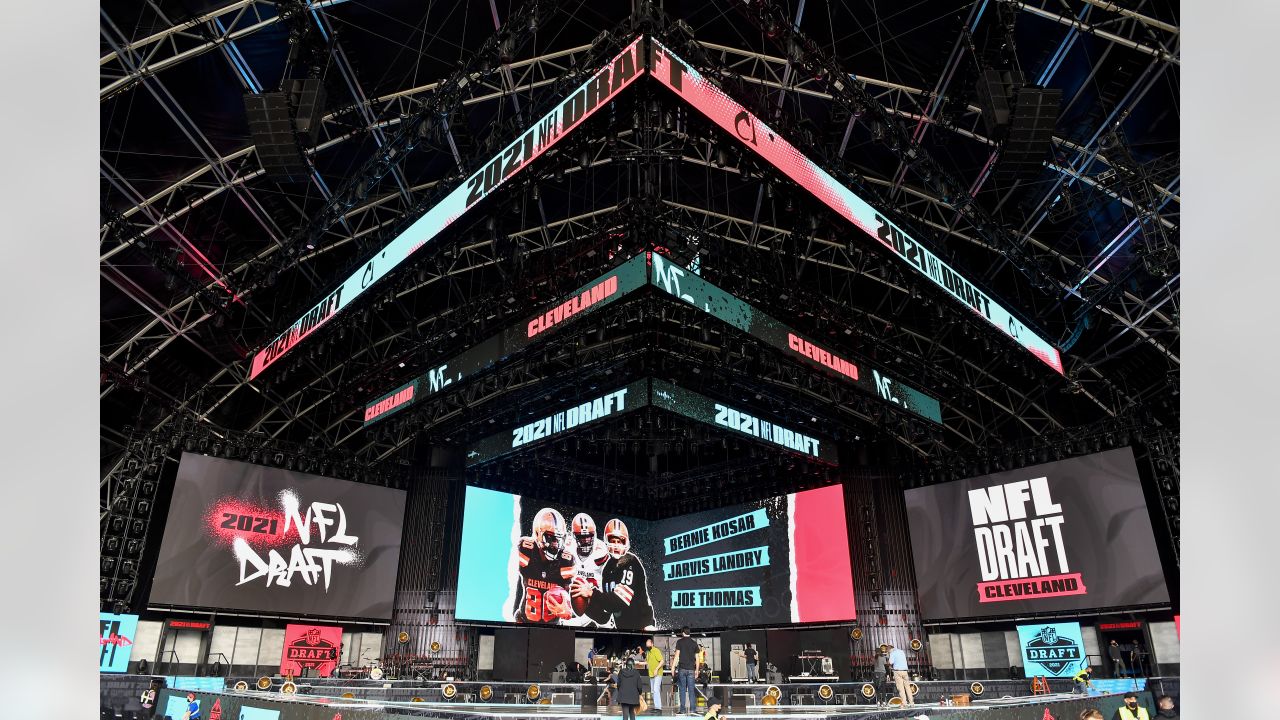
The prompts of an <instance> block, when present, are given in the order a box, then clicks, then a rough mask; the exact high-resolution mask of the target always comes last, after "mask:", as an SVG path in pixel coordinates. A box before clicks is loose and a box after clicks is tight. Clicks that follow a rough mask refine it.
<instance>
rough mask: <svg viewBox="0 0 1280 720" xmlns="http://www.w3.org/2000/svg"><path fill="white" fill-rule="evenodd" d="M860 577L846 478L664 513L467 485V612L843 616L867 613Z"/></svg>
mask: <svg viewBox="0 0 1280 720" xmlns="http://www.w3.org/2000/svg"><path fill="white" fill-rule="evenodd" d="M581 502H582V504H584V505H585V504H588V503H590V498H589V497H583V498H582V499H581ZM852 576H853V573H852V569H851V563H850V559H849V542H848V535H847V528H846V522H845V509H844V493H843V490H842V489H841V487H840V486H839V485H831V486H828V487H824V488H817V489H814V490H806V491H803V492H798V493H792V494H790V495H783V496H779V497H774V498H769V499H766V500H761V501H758V502H754V503H747V504H744V505H734V506H730V507H726V508H720V509H717V510H708V511H705V512H700V513H694V514H690V515H683V516H679V517H674V518H668V519H665V520H658V521H647V520H641V519H638V518H631V517H621V516H616V515H609V514H603V513H597V512H593V511H590V510H585V509H583V508H582V507H581V506H579V505H576V504H575V505H566V504H560V503H543V502H539V501H535V500H530V499H526V498H523V497H521V496H519V495H511V494H508V493H502V492H497V491H494V490H485V489H481V488H476V487H468V488H467V490H466V505H465V508H464V513H463V525H462V555H461V560H460V562H459V567H458V604H457V608H458V609H457V617H458V618H459V619H460V620H471V621H478V622H495V623H501V622H507V623H521V624H528V625H554V626H562V627H580V628H597V629H600V628H603V629H615V630H646V631H652V630H671V629H675V628H679V627H681V626H683V625H689V626H691V627H699V628H719V627H738V626H748V627H759V626H764V625H785V624H796V623H819V622H841V621H845V620H852V619H854V618H855V617H856V611H855V606H854V596H853V581H852Z"/></svg>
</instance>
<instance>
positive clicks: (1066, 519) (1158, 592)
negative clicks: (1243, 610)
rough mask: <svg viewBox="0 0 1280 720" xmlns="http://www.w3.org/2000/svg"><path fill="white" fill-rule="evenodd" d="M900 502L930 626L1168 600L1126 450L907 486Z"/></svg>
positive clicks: (1139, 486)
mask: <svg viewBox="0 0 1280 720" xmlns="http://www.w3.org/2000/svg"><path fill="white" fill-rule="evenodd" d="M906 505H907V516H908V524H909V526H910V530H911V551H912V555H913V557H914V559H915V570H916V580H917V584H918V586H919V591H920V610H921V614H922V615H923V617H924V618H925V619H926V620H952V619H964V618H974V617H995V616H1014V615H1029V614H1032V613H1044V612H1068V611H1081V610H1094V609H1102V608H1122V607H1141V606H1154V605H1160V604H1164V603H1168V602H1169V592H1168V589H1167V588H1166V586H1165V581H1164V573H1163V570H1162V569H1161V566H1160V556H1159V554H1158V552H1157V550H1156V543H1155V537H1154V535H1153V534H1152V530H1151V521H1150V519H1149V517H1148V515H1147V504H1146V498H1145V497H1144V496H1143V492H1142V484H1141V482H1140V481H1139V479H1138V468H1137V466H1136V464H1135V463H1134V459H1133V452H1132V451H1131V450H1129V449H1128V448H1121V449H1118V450H1110V451H1107V452H1103V453H1097V454H1094V455H1089V456H1086V457H1080V458H1074V459H1071V460H1062V461H1058V462H1052V463H1048V464H1045V465H1035V466H1032V467H1027V468H1022V469H1020V470H1013V471H1010V472H1001V473H996V474H994V475H984V476H982V477H976V478H970V479H968V480H960V481H957V482H950V483H944V484H941V485H934V486H931V487H924V488H914V489H911V490H908V491H907V492H906Z"/></svg>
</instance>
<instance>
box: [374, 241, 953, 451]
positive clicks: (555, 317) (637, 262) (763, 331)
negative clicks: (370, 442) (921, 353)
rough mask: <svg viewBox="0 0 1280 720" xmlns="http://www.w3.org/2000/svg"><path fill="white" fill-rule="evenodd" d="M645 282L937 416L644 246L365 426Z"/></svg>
mask: <svg viewBox="0 0 1280 720" xmlns="http://www.w3.org/2000/svg"><path fill="white" fill-rule="evenodd" d="M649 258H651V259H652V263H651V267H650V266H649V265H647V264H646V263H647V261H648V259H649ZM646 285H653V286H654V287H656V288H658V289H659V290H661V291H662V292H664V293H666V294H668V295H671V296H672V297H675V298H677V299H679V300H682V301H683V302H686V303H688V304H690V305H693V306H694V307H697V308H699V309H701V310H703V311H704V312H706V313H707V314H709V315H712V316H713V317H716V318H718V319H720V320H722V321H724V322H726V323H728V324H729V325H732V326H733V327H736V328H738V329H739V330H742V331H744V332H746V333H748V334H749V335H751V336H753V337H755V338H757V339H759V340H761V341H763V342H766V343H768V344H770V345H772V346H773V347H775V348H777V349H779V350H781V351H782V352H783V353H784V354H786V355H789V356H793V357H799V358H803V359H804V360H805V361H806V362H808V363H812V364H814V365H819V366H821V367H824V368H826V369H827V370H828V371H830V372H831V373H832V374H834V375H836V376H837V377H840V378H842V379H844V380H846V381H847V382H850V383H852V384H853V385H854V386H855V387H857V388H859V389H861V390H864V391H866V392H868V393H870V394H872V395H875V396H876V397H878V398H880V399H881V400H884V401H886V402H890V403H893V404H895V405H897V406H899V407H901V408H903V409H905V410H908V411H910V412H912V413H914V414H916V415H918V416H920V417H923V418H926V419H928V420H932V421H933V422H936V423H941V422H942V410H941V407H940V406H939V404H938V400H937V399H936V398H934V397H932V396H930V395H927V394H925V393H923V392H920V391H919V390H916V389H915V388H913V387H910V386H909V385H906V384H904V383H902V382H899V381H898V380H897V379H896V378H894V377H892V376H890V375H889V374H888V373H885V372H882V371H881V370H879V369H876V368H868V367H866V366H865V364H864V363H863V361H862V360H859V359H857V358H855V357H853V356H850V355H847V354H844V353H841V352H833V351H832V350H830V349H828V348H827V347H825V346H823V345H819V344H818V343H815V342H812V341H810V340H809V339H807V338H806V337H804V336H803V335H801V334H800V333H799V332H797V331H796V330H794V329H792V328H791V327H788V326H787V325H786V324H784V323H782V322H779V321H778V320H775V319H774V318H772V317H770V316H769V315H767V314H765V313H763V312H761V311H760V310H758V309H757V308H755V307H753V306H752V305H751V304H749V303H746V302H743V301H742V300H739V299H738V298H736V297H734V296H733V295H730V294H729V293H727V292H725V291H724V290H721V289H720V288H718V287H716V286H715V285H713V284H712V283H710V282H707V281H706V280H703V279H702V278H700V277H698V276H697V275H694V274H692V273H689V272H686V271H685V269H684V268H681V267H679V266H678V265H675V264H673V263H671V262H670V261H669V260H667V259H665V258H663V257H662V256H661V255H660V254H658V253H649V254H648V258H646V256H645V255H638V256H636V257H634V258H632V259H630V260H628V261H626V262H624V263H623V264H621V265H619V266H618V267H616V268H614V269H613V270H611V271H609V272H607V273H605V274H604V275H601V276H600V277H598V278H596V279H594V280H592V281H591V282H589V283H587V284H586V285H583V286H582V287H580V288H578V289H577V290H574V291H573V292H572V293H570V294H569V295H567V296H566V297H565V298H563V299H561V300H558V301H557V302H556V303H555V304H554V305H552V306H550V307H549V308H547V309H546V310H544V311H543V312H540V313H538V314H537V315H534V316H533V317H531V318H528V319H526V320H524V321H522V322H521V323H519V324H518V325H515V326H513V327H511V328H507V329H506V330H504V331H503V332H501V333H498V334H497V335H494V336H492V337H490V338H488V339H486V340H484V341H483V342H481V343H480V344H478V345H476V346H475V347H472V348H469V349H467V350H466V351H465V352H462V353H460V354H458V355H456V356H454V357H452V358H450V359H449V360H447V361H445V362H444V363H441V364H440V365H438V366H436V367H433V368H431V369H430V370H428V371H427V372H426V374H424V375H422V376H420V377H418V378H415V379H414V380H412V381H410V382H408V383H406V384H404V385H401V386H400V387H398V388H396V389H395V390H392V391H390V392H388V393H385V394H383V395H381V396H379V397H378V398H376V399H374V400H373V401H371V402H370V403H368V404H367V405H366V406H365V409H364V425H365V426H366V427H368V426H369V425H372V424H373V423H375V422H378V421H379V420H382V419H383V418H387V417H390V416H391V415H394V414H395V413H397V412H400V411H401V410H403V409H404V408H406V407H408V406H409V405H412V404H413V403H415V402H417V401H418V400H420V399H421V398H424V397H426V396H428V395H431V394H433V393H436V392H438V391H440V390H443V389H444V388H445V387H447V386H449V385H452V384H453V383H455V382H459V381H461V380H463V379H464V378H468V377H471V376H472V375H474V374H475V373H478V372H480V371H482V370H484V369H486V368H489V367H491V366H493V365H494V364H495V363H497V362H498V361H499V360H501V359H502V358H505V357H507V356H508V355H510V354H511V353H513V352H515V351H517V350H520V349H522V348H525V347H527V346H529V345H531V344H533V342H535V341H536V340H540V339H542V338H544V337H546V336H547V335H548V334H549V333H550V332H551V331H553V330H556V329H559V328H560V327H563V326H564V325H565V324H567V323H568V322H570V321H571V320H572V319H574V318H576V317H578V316H580V315H583V314H585V313H588V312H591V311H593V310H596V309H598V308H601V307H604V306H605V305H607V304H609V303H612V302H615V301H617V300H619V299H621V298H623V297H625V296H626V295H628V294H629V293H631V292H634V291H636V290H639V289H640V288H642V287H645V286H646Z"/></svg>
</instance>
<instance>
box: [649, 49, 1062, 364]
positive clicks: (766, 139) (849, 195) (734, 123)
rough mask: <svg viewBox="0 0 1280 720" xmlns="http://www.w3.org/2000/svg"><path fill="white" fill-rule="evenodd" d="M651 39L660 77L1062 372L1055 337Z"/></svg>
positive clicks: (654, 69) (652, 61)
mask: <svg viewBox="0 0 1280 720" xmlns="http://www.w3.org/2000/svg"><path fill="white" fill-rule="evenodd" d="M651 42H652V46H651V53H652V55H651V57H650V58H649V63H647V67H648V68H649V69H650V71H651V72H652V73H653V76H654V77H655V78H656V79H657V80H658V82H660V83H662V84H663V85H665V86H666V87H668V88H669V89H670V90H671V91H672V92H674V93H676V94H677V95H679V96H680V97H681V98H682V99H684V100H685V101H686V102H688V103H689V104H690V105H692V106H693V107H694V108H696V109H697V110H698V111H699V112H701V113H702V114H703V115H705V116H707V118H708V119H710V120H711V121H712V122H714V123H716V124H717V125H719V126H720V127H721V128H723V129H724V130H726V131H728V132H729V133H732V134H733V136H734V137H736V138H738V139H739V140H740V141H741V142H742V143H743V144H744V145H746V146H747V147H748V148H750V149H751V150H752V151H754V152H755V153H756V154H758V155H759V156H760V157H762V158H764V159H765V160H767V161H768V162H769V164H771V165H773V166H774V167H775V168H777V169H778V170H780V171H781V172H782V173H783V174H784V175H786V176H787V177H789V178H791V179H792V180H794V181H795V182H796V183H797V184H799V185H800V187H802V188H804V189H805V190H808V191H809V192H810V193H812V194H813V196H814V197H816V198H818V199H819V200H820V201H822V202H823V203H824V204H825V205H826V206H827V207H829V208H831V209H832V210H834V211H835V212H836V213H838V214H839V215H840V216H841V217H843V218H845V219H847V220H849V221H850V222H852V223H853V224H855V225H857V226H858V227H859V228H861V229H862V231H863V232H865V233H867V234H868V235H870V236H871V237H873V238H875V239H876V240H878V241H879V242H880V243H881V244H882V245H884V246H885V247H886V248H888V249H889V250H891V251H892V252H893V254H894V255H896V256H897V257H898V258H900V259H901V260H903V261H904V262H906V263H907V264H908V265H910V266H911V267H912V268H914V269H915V270H916V271H918V272H920V273H921V274H923V275H924V276H925V277H927V278H929V280H930V281H932V282H933V283H934V284H935V285H937V286H938V287H940V288H942V289H943V290H946V291H947V293H948V294H949V295H951V296H952V297H954V298H955V299H956V300H959V301H960V302H961V303H964V305H966V306H967V307H969V308H970V309H971V310H972V311H973V312H975V313H977V314H978V315H981V316H982V318H983V319H984V320H986V321H987V322H988V323H990V324H992V325H994V326H995V327H996V328H999V330H1000V331H1001V332H1003V333H1005V334H1006V335H1008V336H1009V337H1011V338H1013V339H1014V340H1015V341H1017V342H1018V344H1020V345H1022V347H1024V348H1026V349H1027V350H1028V351H1030V352H1031V353H1032V354H1033V355H1035V356H1036V357H1038V358H1040V360H1041V361H1043V362H1044V363H1045V364H1047V365H1048V366H1049V367H1051V368H1053V369H1054V370H1056V371H1057V372H1058V373H1060V374H1061V373H1062V358H1061V357H1060V356H1059V354H1058V350H1057V348H1055V347H1054V346H1053V345H1052V344H1051V343H1049V342H1048V341H1047V340H1045V339H1044V338H1042V337H1040V336H1039V335H1037V334H1035V333H1034V332H1032V331H1031V329H1030V328H1028V327H1027V326H1026V325H1024V324H1023V323H1022V322H1021V321H1020V320H1018V319H1017V318H1015V317H1014V316H1013V315H1011V314H1010V313H1009V311H1008V310H1006V309H1005V308H1003V307H1001V306H1000V304H999V303H997V302H996V301H995V300H994V299H992V298H991V297H990V296H989V295H987V294H986V293H984V292H983V291H982V290H980V289H978V288H977V287H976V286H975V285H974V284H973V283H971V282H969V281H968V280H967V279H965V278H964V277H963V276H961V275H960V274H959V273H957V272H956V271H955V270H954V269H952V268H951V267H950V266H949V265H947V264H946V263H945V262H943V261H942V260H941V259H939V258H938V257H937V256H936V255H934V254H933V253H931V252H929V251H928V250H927V249H925V248H924V247H922V246H921V245H920V244H919V243H917V242H916V241H915V239H914V238H912V237H911V235H909V234H908V233H906V232H904V231H903V230H902V229H901V228H899V227H898V226H896V225H894V224H893V223H891V222H889V220H888V219H886V218H885V217H884V216H883V215H881V214H880V213H878V212H876V210H875V208H873V207H871V206H870V205H868V204H867V202H866V201H864V200H863V199H862V198H860V197H858V196H857V195H855V194H854V192H853V191H852V190H850V189H849V188H847V187H845V186H844V185H842V184H840V182H839V181H837V180H836V179H835V178H834V177H832V176H831V175H830V174H829V173H828V172H827V171H825V170H823V169H822V168H821V167H819V166H818V165H817V164H816V163H814V162H813V161H812V160H810V159H809V158H807V157H806V156H805V155H804V154H803V153H801V152H800V151H799V150H797V149H796V148H795V146H793V145H792V144H791V143H789V142H787V141H786V140H785V139H784V138H783V137H782V136H780V135H778V134H777V133H776V132H774V131H773V130H771V129H770V128H769V126H767V125H765V124H764V123H763V122H762V121H761V120H760V119H759V118H757V117H756V116H755V115H752V114H751V113H750V112H748V111H747V109H746V108H744V107H743V106H742V105H740V104H738V103H737V102H736V101H734V100H733V99H732V98H730V97H729V96H728V95H726V94H725V93H724V92H723V91H722V90H720V89H719V88H717V87H716V86H715V85H713V84H712V83H710V82H709V81H708V80H707V79H706V78H704V77H703V76H702V75H700V74H699V73H698V71H696V70H694V69H693V68H691V67H689V64H688V63H686V62H684V61H683V60H681V59H680V58H679V57H678V56H676V55H675V53H672V52H671V51H670V50H669V49H667V48H666V47H664V46H663V45H662V43H660V42H658V41H657V40H652V41H651Z"/></svg>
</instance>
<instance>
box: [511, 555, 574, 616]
mask: <svg viewBox="0 0 1280 720" xmlns="http://www.w3.org/2000/svg"><path fill="white" fill-rule="evenodd" d="M517 555H518V559H519V561H520V587H521V590H522V592H520V593H519V594H517V596H516V605H515V608H513V611H514V613H515V616H516V622H522V623H556V622H558V621H559V618H557V617H555V616H552V615H549V614H547V613H546V612H544V609H543V607H542V594H543V593H544V592H546V591H548V590H550V589H551V588H555V587H559V588H564V590H565V593H566V596H567V594H568V591H569V581H570V580H572V579H573V572H574V570H573V568H574V562H573V556H572V555H570V554H569V553H568V551H562V552H561V553H560V554H559V555H557V556H556V557H555V558H553V559H551V560H548V559H547V556H546V555H543V554H542V550H541V549H540V548H539V547H538V546H537V544H536V543H535V542H534V541H533V538H529V537H522V538H520V544H519V546H518V547H517Z"/></svg>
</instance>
